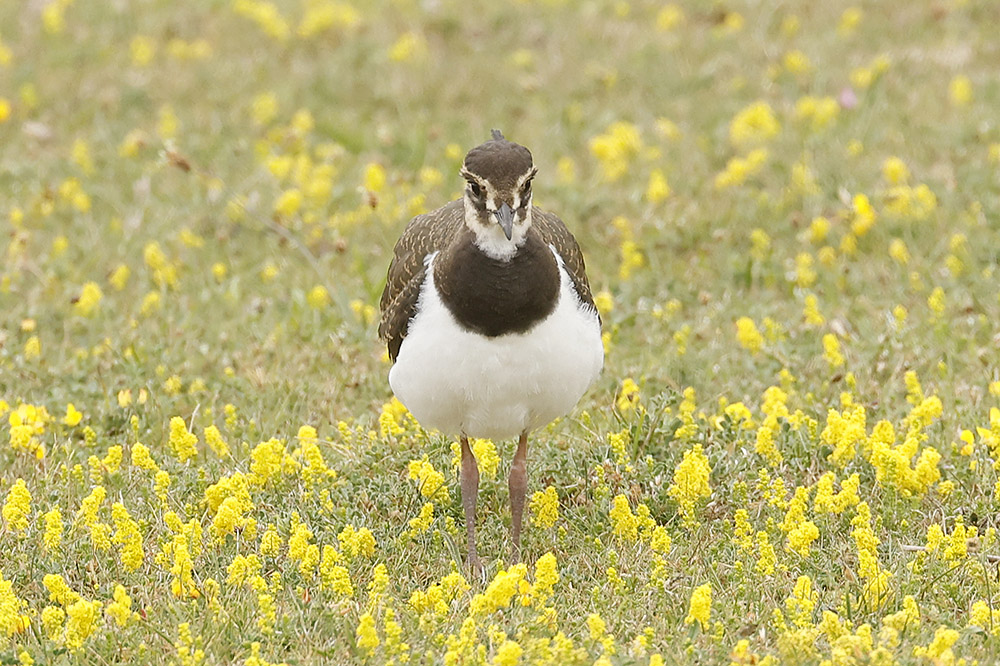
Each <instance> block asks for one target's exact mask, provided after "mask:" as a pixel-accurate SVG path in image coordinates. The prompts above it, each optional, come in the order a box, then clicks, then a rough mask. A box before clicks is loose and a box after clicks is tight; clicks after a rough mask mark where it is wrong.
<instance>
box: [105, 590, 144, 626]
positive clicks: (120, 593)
mask: <svg viewBox="0 0 1000 666" xmlns="http://www.w3.org/2000/svg"><path fill="white" fill-rule="evenodd" d="M113 599H114V601H112V602H111V603H110V604H108V608H107V610H106V611H105V612H106V613H107V614H108V615H110V616H111V617H112V618H114V620H115V624H117V625H118V626H119V627H124V626H125V625H127V624H128V622H129V620H131V619H133V617H137V615H136V614H134V613H132V598H131V597H129V596H128V593H127V592H126V591H125V588H124V587H122V586H121V585H115V591H114V595H113Z"/></svg>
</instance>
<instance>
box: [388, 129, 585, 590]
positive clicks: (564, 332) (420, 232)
mask: <svg viewBox="0 0 1000 666" xmlns="http://www.w3.org/2000/svg"><path fill="white" fill-rule="evenodd" d="M536 172H537V169H536V168H535V166H534V164H533V162H532V158H531V152H530V151H529V150H528V149H527V148H525V147H524V146H521V145H518V144H516V143H513V142H510V141H507V140H506V139H505V138H504V136H503V134H501V133H500V132H499V131H498V130H493V132H492V139H491V140H490V141H487V142H486V143H484V144H482V145H480V146H477V147H475V148H473V149H472V150H471V151H469V153H468V155H466V156H465V161H464V163H463V166H462V169H461V171H460V174H461V176H462V178H464V179H465V181H466V186H465V191H464V193H463V196H462V198H461V199H457V200H455V201H452V202H451V203H448V204H445V205H444V206H442V207H441V208H438V209H437V210H435V211H433V212H430V213H427V214H425V215H418V216H417V217H415V218H413V219H412V220H411V221H410V222H409V224H407V226H406V229H405V230H404V231H403V235H402V236H401V237H400V239H399V241H398V242H397V243H396V246H395V249H394V250H393V257H392V262H391V264H390V265H389V272H388V276H387V279H386V286H385V291H383V292H382V299H381V312H382V317H381V321H380V323H379V337H380V338H382V339H383V340H385V341H386V343H387V345H388V347H389V358H390V359H392V361H393V366H392V369H391V370H390V371H389V385H390V386H391V387H392V391H393V393H395V395H396V397H397V398H399V400H400V401H401V402H402V403H403V404H404V405H405V406H406V408H407V409H409V410H410V412H411V413H412V414H413V416H414V417H416V419H417V421H418V422H419V423H420V424H421V426H422V427H424V428H427V429H436V430H439V431H440V432H442V433H444V434H447V435H451V436H456V437H459V438H460V442H461V455H462V464H461V487H462V504H463V507H464V509H465V527H466V533H467V536H468V561H469V566H470V568H471V569H472V570H473V571H474V572H477V573H478V572H481V571H482V566H481V563H480V560H479V557H478V555H477V553H476V533H475V523H476V498H477V495H478V491H479V469H478V467H477V465H476V459H475V456H474V455H473V453H472V449H471V448H470V446H469V437H474V438H478V437H482V438H489V439H494V440H501V439H512V438H514V437H517V438H518V444H517V452H516V453H515V454H514V460H513V462H512V464H511V468H510V477H509V481H508V487H509V489H510V510H511V533H510V538H511V550H512V557H513V558H514V559H515V560H518V559H519V558H520V548H521V518H522V515H523V513H524V502H525V495H526V493H527V486H528V479H527V455H528V434H529V433H530V432H531V431H533V430H535V429H537V428H540V427H542V426H544V425H546V424H548V423H550V422H551V421H553V420H554V419H556V418H559V417H561V416H563V415H565V414H567V413H568V412H569V411H570V410H571V409H573V407H574V405H576V403H577V401H579V400H580V398H581V397H582V396H583V394H584V392H585V391H586V390H587V387H589V386H590V384H591V383H592V382H593V381H594V379H596V377H597V375H598V374H599V373H600V371H601V367H602V366H603V364H604V346H603V344H602V342H601V319H600V316H599V314H598V312H597V309H596V308H595V307H594V299H593V296H592V294H591V291H590V284H589V282H588V281H587V274H586V271H585V266H584V261H583V253H582V252H581V251H580V247H579V245H578V244H577V242H576V239H575V238H574V237H573V234H571V233H570V232H569V230H568V229H567V228H566V225H565V224H563V222H562V220H560V219H559V218H558V217H556V216H555V215H553V214H552V213H549V212H546V211H542V210H540V209H538V208H534V207H532V205H531V181H532V179H533V178H534V177H535V173H536Z"/></svg>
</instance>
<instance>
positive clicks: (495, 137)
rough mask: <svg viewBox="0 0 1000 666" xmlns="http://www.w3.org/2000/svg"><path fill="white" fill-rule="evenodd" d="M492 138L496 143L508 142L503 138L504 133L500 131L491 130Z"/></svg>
mask: <svg viewBox="0 0 1000 666" xmlns="http://www.w3.org/2000/svg"><path fill="white" fill-rule="evenodd" d="M490 136H492V137H493V140H494V141H506V139H504V138H503V132H501V131H500V130H498V129H493V130H490Z"/></svg>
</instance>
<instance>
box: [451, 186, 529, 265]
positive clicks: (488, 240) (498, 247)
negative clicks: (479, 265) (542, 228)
mask: <svg viewBox="0 0 1000 666" xmlns="http://www.w3.org/2000/svg"><path fill="white" fill-rule="evenodd" d="M464 205H465V226H467V227H469V229H471V230H472V232H473V233H474V234H475V235H476V247H478V248H479V249H480V250H482V252H483V254H485V255H486V256H487V257H490V258H491V259H496V260H498V261H509V260H510V258H511V257H513V256H514V254H515V253H516V252H517V250H518V248H520V247H521V246H522V245H523V244H524V238H525V235H526V234H527V233H528V229H529V228H530V227H531V205H530V204H529V205H528V206H527V208H526V210H525V211H524V213H523V219H522V218H521V216H520V215H519V216H518V217H517V218H515V221H514V227H513V229H512V230H511V234H510V240H507V236H506V235H504V232H503V229H501V228H500V225H499V224H498V223H496V222H494V221H492V220H491V223H490V224H487V225H486V226H483V224H482V223H481V222H480V221H479V216H478V215H477V213H476V209H475V207H474V206H473V204H472V203H471V202H470V201H469V200H468V198H465V200H464ZM490 215H491V217H492V214H490Z"/></svg>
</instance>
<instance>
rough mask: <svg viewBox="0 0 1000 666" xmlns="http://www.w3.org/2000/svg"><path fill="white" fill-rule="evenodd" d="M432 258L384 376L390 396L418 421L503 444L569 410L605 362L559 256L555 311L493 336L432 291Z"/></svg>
mask: <svg viewBox="0 0 1000 666" xmlns="http://www.w3.org/2000/svg"><path fill="white" fill-rule="evenodd" d="M553 254H555V251H554V250H553ZM433 261H434V255H432V256H431V257H430V259H429V260H428V262H427V279H426V280H425V281H424V285H423V287H422V289H421V293H420V299H419V302H418V308H417V310H418V314H417V315H416V316H415V317H414V318H413V320H412V321H411V322H410V325H409V330H408V333H407V336H406V337H405V338H404V339H403V343H402V345H401V346H400V348H399V354H398V356H397V357H396V363H395V364H394V365H393V366H392V369H391V370H390V371H389V385H390V386H391V387H392V390H393V393H395V394H396V397H397V398H399V400H400V402H402V403H403V404H404V405H406V408H407V409H409V410H410V412H412V413H413V415H414V416H415V417H416V419H417V420H418V421H419V422H420V424H421V425H422V426H423V427H425V428H428V429H437V430H440V431H441V432H443V433H445V434H448V435H459V434H465V435H468V436H469V437H486V438H490V439H507V438H511V437H517V436H518V435H520V434H521V433H522V432H530V431H531V430H534V429H536V428H540V427H542V426H544V425H546V424H548V423H549V422H551V421H553V420H554V419H556V418H558V417H560V416H563V415H565V414H567V413H568V412H569V411H570V410H571V409H573V406H574V405H576V403H577V401H579V400H580V398H581V397H582V396H583V394H584V392H585V391H586V390H587V387H589V386H590V384H591V383H592V382H593V381H594V379H596V378H597V375H598V374H599V373H600V371H601V367H602V366H603V365H604V346H603V344H602V343H601V329H600V324H599V323H598V319H597V313H596V312H594V311H593V310H592V309H591V308H589V307H585V306H583V305H582V304H581V303H580V299H579V297H577V295H576V292H575V291H574V289H573V286H572V285H573V283H572V281H571V280H570V277H569V274H568V273H567V271H566V268H565V267H564V266H563V262H562V260H561V259H560V258H559V256H558V254H557V255H556V261H557V262H558V264H559V275H560V288H559V300H558V302H557V303H556V308H555V310H553V311H552V313H551V314H549V316H548V317H546V318H545V319H544V320H542V321H541V322H539V323H538V324H536V325H535V326H534V327H533V328H532V329H531V330H529V331H528V332H526V333H510V334H507V335H501V336H497V337H493V338H489V337H485V336H483V335H480V334H477V333H473V332H470V331H467V330H465V329H464V328H462V327H461V326H460V325H459V324H458V322H457V321H456V320H455V318H454V317H453V316H452V314H451V312H450V311H449V310H448V308H447V307H446V306H445V304H444V303H443V302H442V301H441V298H440V297H439V296H438V292H437V289H436V288H435V287H434V277H433V275H434V272H433V270H432V266H433Z"/></svg>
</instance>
